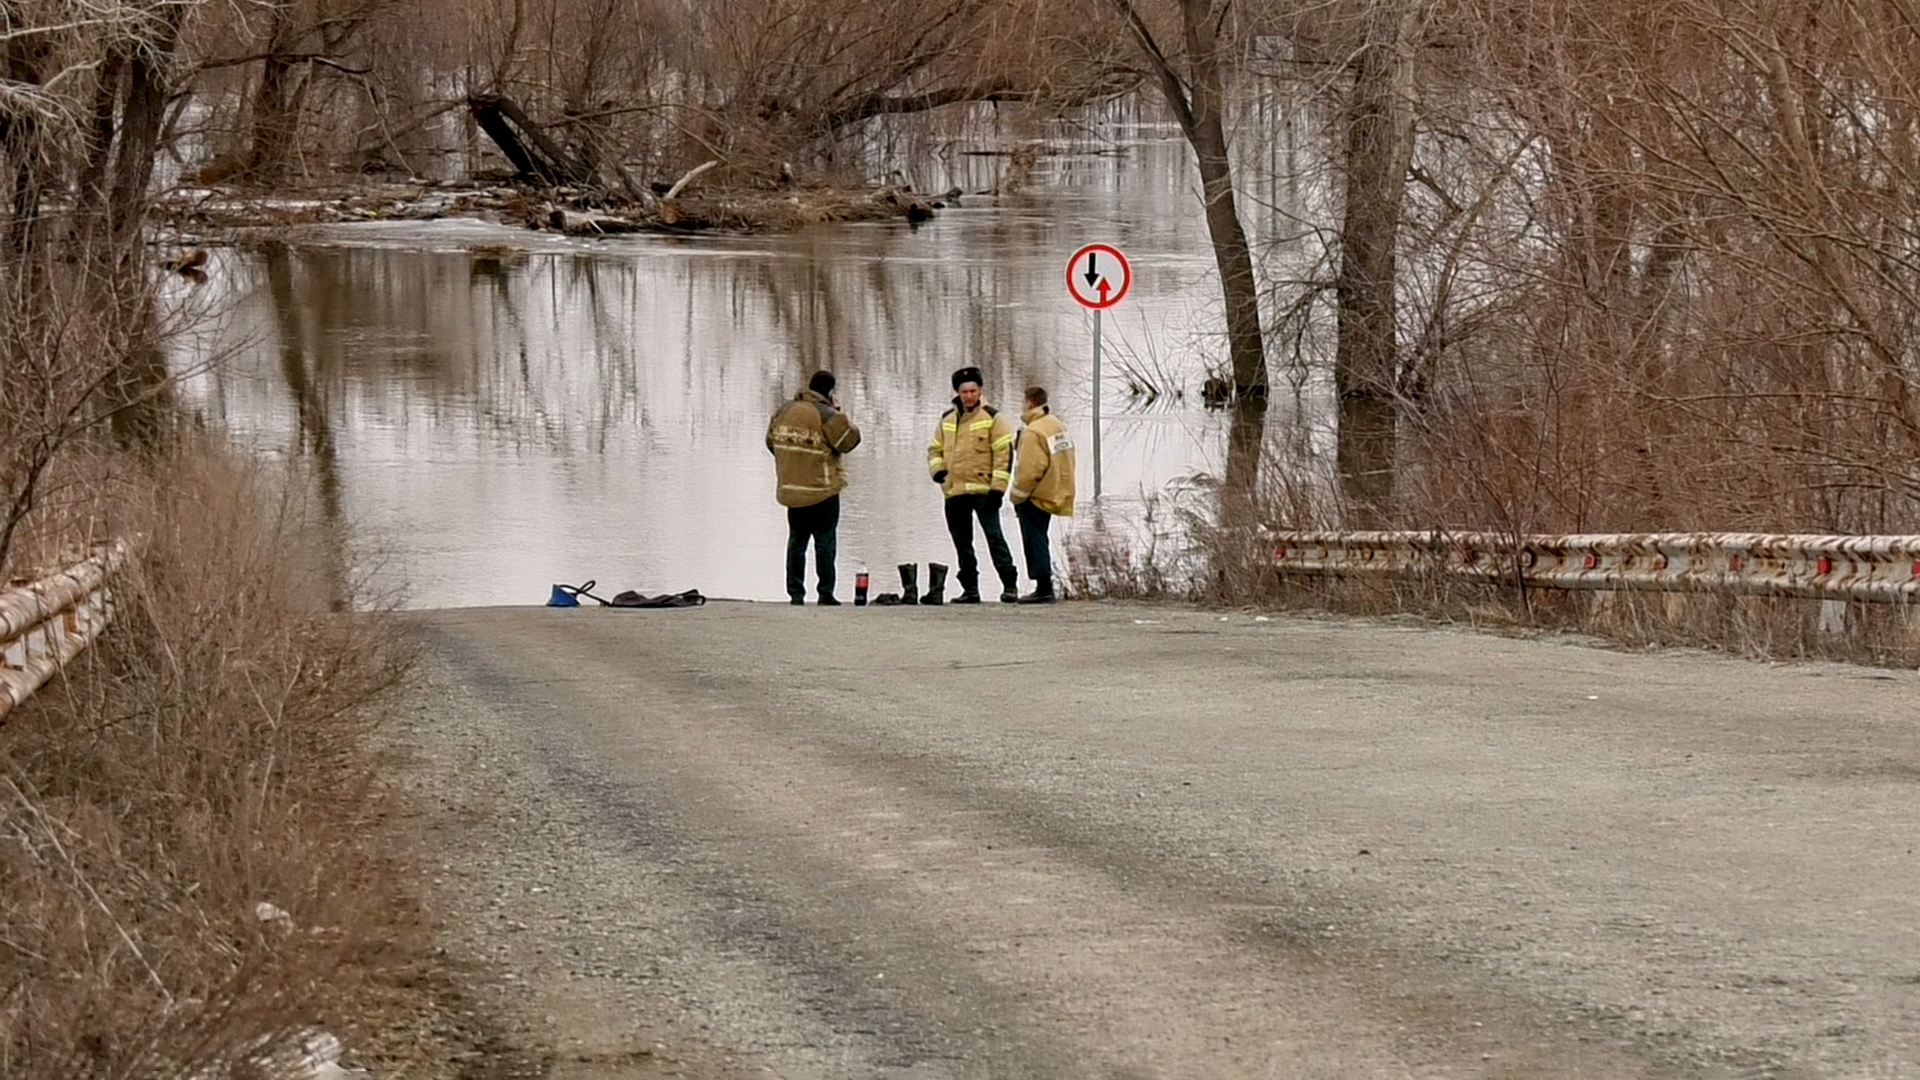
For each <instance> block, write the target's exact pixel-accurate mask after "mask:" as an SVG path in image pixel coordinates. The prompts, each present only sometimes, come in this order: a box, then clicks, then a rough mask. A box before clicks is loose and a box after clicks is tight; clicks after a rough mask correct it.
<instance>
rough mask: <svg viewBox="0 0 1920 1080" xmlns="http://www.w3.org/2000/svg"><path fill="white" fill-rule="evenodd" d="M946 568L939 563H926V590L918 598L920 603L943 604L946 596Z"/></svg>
mask: <svg viewBox="0 0 1920 1080" xmlns="http://www.w3.org/2000/svg"><path fill="white" fill-rule="evenodd" d="M946 591H947V568H946V567H945V566H943V565H941V564H940V563H937V562H936V563H928V564H927V592H926V595H924V596H922V597H921V598H920V602H921V603H922V604H944V603H946V600H947V598H946V597H945V596H944V595H942V594H944V593H945V592H946Z"/></svg>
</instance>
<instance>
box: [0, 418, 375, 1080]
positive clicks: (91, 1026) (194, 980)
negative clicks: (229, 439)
mask: <svg viewBox="0 0 1920 1080" xmlns="http://www.w3.org/2000/svg"><path fill="white" fill-rule="evenodd" d="M142 475H149V474H146V473H142ZM150 475H155V476H159V477H161V478H162V479H159V480H155V481H140V482H132V481H128V482H125V483H123V484H122V485H121V486H120V487H119V489H118V494H119V496H120V497H121V499H122V500H123V503H132V504H133V506H132V508H131V509H129V508H128V507H127V506H126V505H123V506H122V507H121V508H120V510H119V511H118V512H117V513H116V515H115V516H116V517H118V518H119V519H120V522H121V523H122V524H123V525H124V524H131V523H135V522H137V524H138V526H139V528H138V534H139V536H140V537H141V546H140V553H139V557H138V559H137V560H136V565H135V566H134V568H133V569H132V570H131V571H130V572H129V573H128V574H127V575H126V576H125V577H124V578H123V579H122V580H121V581H120V582H119V583H118V586H117V592H116V615H115V620H114V623H113V625H112V626H111V627H110V628H109V630H108V631H107V632H106V633H105V634H104V635H103V636H102V638H101V639H100V640H99V641H98V642H97V643H96V644H95V645H94V647H93V648H91V649H89V650H88V651H87V652H85V653H83V654H82V655H81V658H80V659H79V660H77V661H76V662H75V665H74V666H73V667H72V669H71V670H70V671H69V672H68V673H67V675H66V676H65V677H63V678H61V679H57V680H56V681H55V682H54V683H52V684H49V685H48V686H47V687H46V688H44V689H43V690H42V691H41V692H40V694H39V695H37V696H36V697H35V698H33V699H31V700H30V701H28V702H27V703H26V705H24V706H23V707H22V708H20V709H19V710H16V712H15V713H14V714H13V715H12V716H11V717H9V718H8V720H7V721H6V723H5V724H4V726H0V1075H5V1076H8V1077H19V1078H22V1080H37V1078H41V1077H45V1078H49V1080H52V1078H55V1077H59V1078H62V1080H66V1078H73V1077H122V1076H129V1077H130V1076H141V1077H159V1078H170V1077H182V1078H184V1077H196V1078H198V1077H206V1078H209V1080H212V1078H214V1077H223V1078H224V1077H227V1076H240V1075H243V1074H248V1073H249V1070H251V1073H250V1074H251V1075H259V1074H260V1073H261V1072H263V1071H264V1072H271V1071H272V1070H271V1069H266V1068H262V1067H257V1066H255V1065H248V1064H244V1063H242V1062H241V1060H240V1059H241V1058H244V1057H246V1056H247V1055H248V1054H250V1053H254V1052H256V1051H258V1050H259V1049H261V1048H263V1047H268V1046H275V1047H280V1048H282V1049H283V1050H284V1049H290V1048H292V1047H293V1046H294V1045H295V1044H296V1043H297V1039H296V1038H295V1033H297V1032H298V1031H300V1030H301V1029H303V1028H305V1027H306V1026H307V1025H310V1024H314V1023H317V1022H324V1023H330V1024H337V1023H342V1022H343V1021H344V1020H346V1019H349V1018H347V1017H345V1016H344V1013H343V1011H342V1002H343V1001H344V1000H345V999H346V997H347V995H350V994H351V993H352V991H353V988H354V986H355V984H356V982H358V981H359V980H361V979H362V978H364V977H365V976H367V975H368V974H369V973H370V972H372V971H373V970H375V969H376V968H377V966H378V963H379V957H380V954H381V952H382V950H383V949H385V948H387V947H388V946H389V945H390V944H391V942H392V938H393V935H394V932H395V931H394V927H395V926H396V924H397V922H398V921H399V918H400V917H399V915H398V913H396V912H395V911H393V910H392V909H391V908H390V907H389V905H390V904H392V903H393V901H392V900H390V899H389V898H388V892H387V890H384V889H380V888H378V887H377V886H378V883H379V881H380V873H381V868H380V864H379V862H378V860H377V859H376V857H375V855H374V853H373V852H372V851H371V850H370V849H369V841H368V837H369V836H370V835H371V830H370V828H369V826H370V825H371V823H372V822H371V820H370V819H371V818H372V817H373V815H375V814H376V813H377V812H378V808H379V799H378V798H377V796H376V794H375V793H374V792H373V791H372V790H371V788H370V781H371V779H372V774H371V767H370V764H369V762H370V758H369V754H368V751H367V749H366V742H365V740H366V738H367V736H368V734H369V730H370V727H371V725H372V724H373V723H374V722H375V721H376V719H377V717H378V714H379V709H380V708H381V706H382V705H383V703H384V702H385V701H386V700H387V698H388V697H389V692H390V691H391V690H393V689H394V688H395V687H396V685H397V684H398V682H399V680H400V679H401V677H402V675H403V673H404V672H405V670H406V669H407V665H408V662H409V653H408V648H407V645H406V642H405V640H404V638H403V637H402V636H401V631H400V630H399V628H398V627H397V626H396V624H395V623H394V622H393V621H392V620H390V619H386V618H382V617H380V616H378V615H365V614H354V613H348V612H345V611H343V610H342V609H343V603H342V602H343V600H350V599H352V596H351V593H352V588H351V583H350V582H346V581H344V580H343V578H342V576H341V572H340V569H339V567H340V565H341V564H340V560H339V556H338V551H339V546H338V540H337V537H335V536H334V535H332V534H331V532H330V531H329V529H328V528H327V527H326V526H325V525H324V524H322V523H320V522H319V521H317V520H316V518H315V517H314V516H313V515H312V514H311V513H310V512H309V509H308V506H307V500H306V499H304V498H303V497H302V496H301V494H300V490H301V486H300V485H298V484H296V483H295V482H293V480H292V479H290V478H288V477H285V476H279V475H274V474H272V473H270V472H268V471H267V470H266V469H265V468H264V467H261V466H257V465H250V464H245V463H242V462H239V461H237V460H235V459H234V458H232V457H230V456H228V455H227V454H226V453H225V452H223V451H221V450H219V449H217V448H214V447H211V446H208V445H204V444H201V443H198V442H196V441H193V440H185V441H184V442H183V444H182V445H181V446H179V447H178V448H177V449H175V450H174V451H172V452H170V453H169V454H168V455H167V456H166V457H165V458H164V459H163V460H161V461H159V462H158V463H156V464H155V466H154V471H153V472H152V473H151V474H150ZM134 496H138V498H134ZM263 903H265V904H271V905H273V911H279V912H284V913H285V917H284V918H282V917H277V916H275V915H274V914H273V911H267V910H266V909H262V908H260V907H259V905H261V904H263ZM263 911H265V912H266V914H267V915H268V917H266V918H262V917H261V913H262V912H263Z"/></svg>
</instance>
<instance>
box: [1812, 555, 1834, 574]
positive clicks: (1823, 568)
mask: <svg viewBox="0 0 1920 1080" xmlns="http://www.w3.org/2000/svg"><path fill="white" fill-rule="evenodd" d="M1814 565H1815V567H1816V569H1815V571H1814V572H1815V573H1818V574H1831V573H1833V560H1832V559H1829V558H1827V557H1826V556H1825V555H1822V556H1820V561H1819V562H1818V563H1815V564H1814Z"/></svg>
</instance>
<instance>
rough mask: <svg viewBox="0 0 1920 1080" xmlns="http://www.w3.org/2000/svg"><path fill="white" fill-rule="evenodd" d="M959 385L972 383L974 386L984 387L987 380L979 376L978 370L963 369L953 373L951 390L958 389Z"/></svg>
mask: <svg viewBox="0 0 1920 1080" xmlns="http://www.w3.org/2000/svg"><path fill="white" fill-rule="evenodd" d="M961 383H972V384H974V385H975V386H985V385H986V384H987V380H986V379H985V378H984V377H982V376H981V374H980V369H979V368H977V367H963V368H961V369H960V370H959V371H956V372H954V373H953V388H954V389H955V390H958V389H960V384H961Z"/></svg>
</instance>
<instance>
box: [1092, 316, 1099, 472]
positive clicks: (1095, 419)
mask: <svg viewBox="0 0 1920 1080" xmlns="http://www.w3.org/2000/svg"><path fill="white" fill-rule="evenodd" d="M1093 501H1094V502H1099V501H1100V309H1099V308H1094V309H1093Z"/></svg>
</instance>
